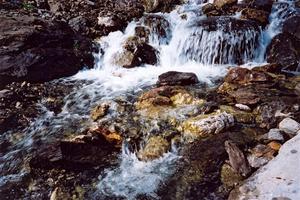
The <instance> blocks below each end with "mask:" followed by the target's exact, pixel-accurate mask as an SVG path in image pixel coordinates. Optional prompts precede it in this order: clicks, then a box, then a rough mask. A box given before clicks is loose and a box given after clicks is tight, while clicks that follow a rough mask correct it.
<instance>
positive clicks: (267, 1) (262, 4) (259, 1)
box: [250, 0, 273, 12]
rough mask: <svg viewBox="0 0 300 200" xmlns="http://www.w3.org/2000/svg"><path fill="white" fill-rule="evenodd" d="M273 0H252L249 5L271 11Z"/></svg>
mask: <svg viewBox="0 0 300 200" xmlns="http://www.w3.org/2000/svg"><path fill="white" fill-rule="evenodd" d="M272 6H273V0H254V1H252V2H251V3H250V7H251V8H254V9H258V10H264V11H266V12H271V10H272Z"/></svg>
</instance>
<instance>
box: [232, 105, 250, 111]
mask: <svg viewBox="0 0 300 200" xmlns="http://www.w3.org/2000/svg"><path fill="white" fill-rule="evenodd" d="M235 107H237V108H238V109H240V110H246V111H250V110H251V108H250V107H249V106H247V105H244V104H235Z"/></svg>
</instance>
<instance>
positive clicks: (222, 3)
mask: <svg viewBox="0 0 300 200" xmlns="http://www.w3.org/2000/svg"><path fill="white" fill-rule="evenodd" d="M237 2H238V1H237V0H214V5H215V6H216V7H217V8H219V9H221V8H224V7H228V6H232V5H235V4H237Z"/></svg>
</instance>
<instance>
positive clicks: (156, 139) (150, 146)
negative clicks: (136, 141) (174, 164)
mask: <svg viewBox="0 0 300 200" xmlns="http://www.w3.org/2000/svg"><path fill="white" fill-rule="evenodd" d="M169 150H170V143H169V142H168V141H167V140H166V139H164V138H162V137H160V136H153V137H151V138H150V139H149V140H148V141H147V142H146V145H145V147H144V148H143V149H141V150H140V151H139V152H138V157H139V159H141V160H143V161H151V160H154V159H157V158H159V157H161V156H162V155H163V154H164V153H167V152H168V151H169Z"/></svg>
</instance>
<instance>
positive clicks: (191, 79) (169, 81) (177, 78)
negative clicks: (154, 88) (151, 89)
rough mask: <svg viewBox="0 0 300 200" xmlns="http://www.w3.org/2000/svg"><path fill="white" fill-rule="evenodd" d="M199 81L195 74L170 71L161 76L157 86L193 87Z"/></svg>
mask: <svg viewBox="0 0 300 200" xmlns="http://www.w3.org/2000/svg"><path fill="white" fill-rule="evenodd" d="M198 82H199V80H198V78H197V76H196V74H194V73H187V72H176V71H169V72H166V73H163V74H161V75H159V77H158V81H157V83H156V84H157V85H158V86H164V85H182V86H184V85H192V84H196V83H198Z"/></svg>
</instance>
